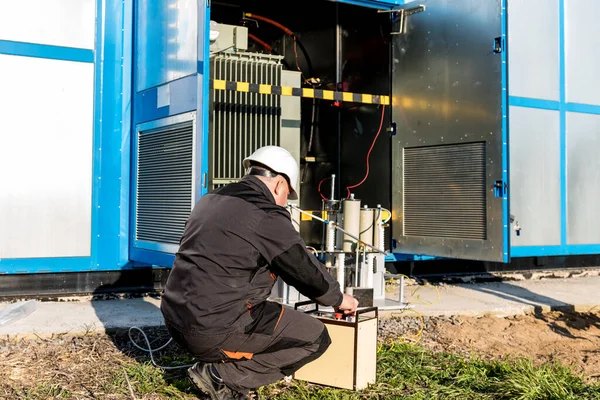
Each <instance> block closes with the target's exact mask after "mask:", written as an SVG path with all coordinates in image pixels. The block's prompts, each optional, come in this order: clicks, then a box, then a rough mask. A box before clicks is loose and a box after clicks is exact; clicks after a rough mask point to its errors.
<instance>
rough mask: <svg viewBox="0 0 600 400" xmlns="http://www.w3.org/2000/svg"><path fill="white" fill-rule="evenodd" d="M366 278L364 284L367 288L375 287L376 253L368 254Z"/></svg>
mask: <svg viewBox="0 0 600 400" xmlns="http://www.w3.org/2000/svg"><path fill="white" fill-rule="evenodd" d="M366 264H367V265H366V272H365V278H366V281H365V283H364V286H366V287H367V288H372V287H373V274H374V273H375V254H367V263H366Z"/></svg>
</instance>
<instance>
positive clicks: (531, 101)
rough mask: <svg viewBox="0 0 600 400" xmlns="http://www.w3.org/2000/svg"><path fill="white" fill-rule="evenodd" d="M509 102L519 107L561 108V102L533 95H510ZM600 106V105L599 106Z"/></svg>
mask: <svg viewBox="0 0 600 400" xmlns="http://www.w3.org/2000/svg"><path fill="white" fill-rule="evenodd" d="M508 104H509V105H511V106H517V107H528V108H539V109H542V110H555V111H557V110H558V109H559V107H560V106H559V102H558V101H554V100H544V99H535V98H531V97H520V96H509V98H508ZM599 108H600V107H599Z"/></svg>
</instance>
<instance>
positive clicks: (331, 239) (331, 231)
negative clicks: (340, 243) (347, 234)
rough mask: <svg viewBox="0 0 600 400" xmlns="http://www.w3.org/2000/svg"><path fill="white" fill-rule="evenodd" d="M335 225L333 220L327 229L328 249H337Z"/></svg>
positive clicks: (326, 240)
mask: <svg viewBox="0 0 600 400" xmlns="http://www.w3.org/2000/svg"><path fill="white" fill-rule="evenodd" d="M335 231H336V229H335V226H334V225H333V222H331V223H329V224H327V231H326V235H325V236H326V237H325V242H326V243H327V246H326V249H327V251H334V250H335Z"/></svg>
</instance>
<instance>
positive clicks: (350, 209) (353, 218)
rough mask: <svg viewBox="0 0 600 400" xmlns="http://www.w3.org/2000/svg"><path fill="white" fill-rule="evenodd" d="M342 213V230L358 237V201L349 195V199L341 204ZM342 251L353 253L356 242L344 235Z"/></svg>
mask: <svg viewBox="0 0 600 400" xmlns="http://www.w3.org/2000/svg"><path fill="white" fill-rule="evenodd" d="M342 209H343V213H344V230H345V231H347V232H348V233H350V234H351V235H354V236H356V237H358V236H359V235H360V200H357V199H355V198H354V195H351V196H350V198H349V199H345V200H344V202H343V203H342ZM343 238H344V239H343V243H342V250H343V251H345V252H348V253H351V252H353V250H354V248H355V247H356V246H354V244H355V243H356V240H355V239H353V238H352V237H350V236H348V235H346V234H344V236H343Z"/></svg>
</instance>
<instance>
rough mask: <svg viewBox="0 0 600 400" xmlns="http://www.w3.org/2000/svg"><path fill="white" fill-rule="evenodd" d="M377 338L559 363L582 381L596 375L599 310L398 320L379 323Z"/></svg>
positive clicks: (599, 360) (599, 345)
mask: <svg viewBox="0 0 600 400" xmlns="http://www.w3.org/2000/svg"><path fill="white" fill-rule="evenodd" d="M421 329H422V331H421ZM380 336H381V337H382V338H383V339H391V338H398V337H400V338H406V340H409V341H418V342H419V343H420V344H422V345H424V346H425V347H427V348H430V349H432V350H434V351H448V352H453V353H459V354H464V355H470V354H477V355H480V356H482V357H484V358H486V359H504V358H506V357H515V356H519V357H527V358H532V359H534V360H535V361H538V362H552V361H558V362H561V363H563V364H566V365H571V366H572V367H573V371H574V372H576V373H581V374H584V375H585V377H586V378H587V379H593V380H595V379H597V378H599V377H600V354H599V353H600V313H562V312H552V313H548V314H540V315H520V316H515V317H508V318H499V317H494V316H485V317H479V318H476V317H449V318H446V317H443V318H423V319H420V318H412V317H411V318H401V319H392V320H388V321H382V323H381V327H380Z"/></svg>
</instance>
